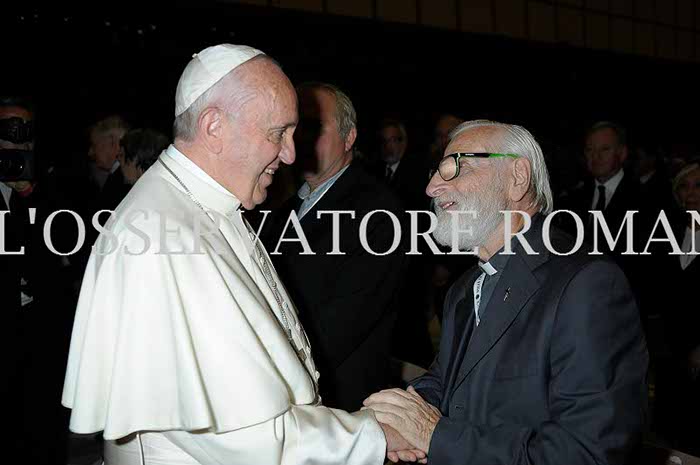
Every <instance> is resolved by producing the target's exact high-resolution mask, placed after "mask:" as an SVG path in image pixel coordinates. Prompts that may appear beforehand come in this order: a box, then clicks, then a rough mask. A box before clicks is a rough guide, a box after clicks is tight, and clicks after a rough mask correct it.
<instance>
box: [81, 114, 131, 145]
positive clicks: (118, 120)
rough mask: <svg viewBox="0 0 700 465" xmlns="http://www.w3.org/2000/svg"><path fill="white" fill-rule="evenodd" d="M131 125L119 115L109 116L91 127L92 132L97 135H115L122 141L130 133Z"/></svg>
mask: <svg viewBox="0 0 700 465" xmlns="http://www.w3.org/2000/svg"><path fill="white" fill-rule="evenodd" d="M129 129H130V126H129V123H127V122H126V120H125V119H124V118H122V117H121V116H119V115H111V116H107V117H106V118H103V119H101V120H99V121H98V122H96V123H95V124H93V125H92V127H90V132H92V133H93V134H95V135H100V136H102V135H110V136H111V135H114V136H116V137H117V139H119V140H121V138H122V137H124V135H125V134H126V133H127V132H128V131H129Z"/></svg>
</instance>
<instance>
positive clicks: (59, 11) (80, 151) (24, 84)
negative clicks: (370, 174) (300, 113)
mask: <svg viewBox="0 0 700 465" xmlns="http://www.w3.org/2000/svg"><path fill="white" fill-rule="evenodd" d="M3 10H4V11H3V13H2V15H1V16H0V29H1V32H0V40H1V41H2V44H3V45H2V52H3V53H2V63H3V64H2V71H1V72H0V94H8V93H22V94H29V95H32V96H33V97H34V98H35V99H36V101H37V103H38V106H39V116H38V119H39V125H40V135H41V136H42V137H41V138H42V139H43V143H42V144H41V148H42V152H43V153H42V155H43V156H44V157H45V158H49V159H52V160H53V161H54V163H56V164H58V165H60V164H63V163H70V162H71V160H74V159H76V158H79V157H83V156H84V154H85V151H86V149H87V145H86V131H85V128H86V127H87V126H88V125H89V124H90V123H91V122H93V121H94V120H95V119H96V118H98V117H99V116H102V115H105V114H107V113H112V112H120V113H123V114H125V115H126V116H127V117H128V118H129V119H130V120H131V121H132V122H133V124H134V125H136V126H144V125H145V126H152V127H155V128H158V129H160V130H162V131H165V132H166V133H169V131H170V126H171V124H172V120H173V108H174V94H175V87H176V85H177V80H178V77H179V75H180V73H181V71H182V69H183V68H184V66H185V65H186V63H187V62H188V60H189V59H190V57H191V55H192V53H194V52H197V51H199V50H200V49H202V48H204V47H206V46H209V45H213V44H216V43H221V42H231V43H243V44H248V45H251V46H254V47H256V48H260V49H262V50H263V51H265V52H266V53H267V54H269V55H271V56H272V57H274V58H275V59H277V60H278V61H279V62H280V63H281V64H282V66H283V67H284V69H285V71H286V72H287V74H288V75H289V77H290V78H291V79H292V81H293V82H294V83H299V82H301V81H304V80H323V81H328V82H332V83H335V84H337V85H339V86H340V87H341V88H342V89H344V90H345V91H346V92H347V93H348V94H349V95H350V97H351V98H352V99H353V101H354V103H355V106H356V108H357V112H358V117H359V129H360V137H359V140H358V146H359V148H360V149H361V150H363V151H366V152H369V153H372V152H373V151H374V148H375V144H374V142H375V137H374V136H375V132H374V128H375V126H376V123H377V122H378V121H379V120H380V119H381V118H382V117H385V116H400V117H402V118H403V119H404V120H405V121H406V122H407V126H408V130H409V142H410V144H411V150H413V151H424V150H427V145H428V143H429V142H430V140H431V137H432V126H433V124H434V121H435V118H436V117H437V115H438V114H439V113H441V112H445V111H448V112H453V113H456V114H458V115H459V116H462V117H464V118H467V119H472V118H491V119H497V120H502V121H505V122H513V123H517V124H522V125H524V126H526V127H527V128H529V129H531V131H532V132H533V134H534V135H535V136H536V137H537V138H538V139H539V140H540V141H541V143H542V144H543V146H544V148H545V153H546V154H547V156H548V158H549V162H550V165H553V166H551V168H553V169H552V172H553V174H554V175H555V176H554V178H555V181H557V180H558V181H559V182H555V184H557V185H559V186H561V185H562V184H564V183H566V182H567V180H568V179H569V176H567V172H569V171H571V168H572V167H574V166H577V163H578V161H579V160H580V157H579V153H580V151H581V143H582V142H581V141H582V136H583V132H584V130H585V128H586V126H587V125H589V124H590V123H592V122H594V121H596V120H601V119H614V120H616V121H619V122H621V123H622V124H624V125H626V126H627V127H628V128H630V133H631V139H632V141H633V142H634V141H635V140H636V141H644V142H650V143H653V144H660V145H662V146H663V147H664V149H665V150H666V152H667V153H680V154H693V153H695V145H696V144H695V133H696V124H697V117H696V109H697V108H698V105H697V100H698V98H697V92H696V88H697V83H698V82H700V81H699V78H700V67H699V66H698V64H694V63H683V62H675V61H665V60H661V59H658V58H645V57H640V56H633V55H625V54H618V53H614V52H607V51H595V50H590V49H583V48H575V47H572V46H569V45H557V44H544V43H540V42H532V41H527V40H516V39H509V38H505V37H499V36H493V35H478V34H470V33H466V32H457V31H447V30H443V29H437V28H430V27H425V26H415V25H406V24H398V23H390V22H380V21H375V20H367V19H353V18H346V17H340V16H331V15H318V14H312V13H305V12H297V11H292V10H287V9H279V8H260V7H253V6H244V5H236V4H225V5H221V4H216V3H210V2H203V3H201V4H199V5H193V4H192V3H191V2H188V3H187V4H180V3H177V2H176V3H171V4H170V5H169V6H149V5H148V4H146V2H142V4H131V3H119V4H118V5H117V6H115V7H114V8H101V9H94V8H93V9H89V10H88V9H86V8H85V7H80V6H71V5H70V4H65V3H63V4H61V5H58V6H33V5H31V4H29V3H23V4H22V5H21V6H18V5H7V6H3Z"/></svg>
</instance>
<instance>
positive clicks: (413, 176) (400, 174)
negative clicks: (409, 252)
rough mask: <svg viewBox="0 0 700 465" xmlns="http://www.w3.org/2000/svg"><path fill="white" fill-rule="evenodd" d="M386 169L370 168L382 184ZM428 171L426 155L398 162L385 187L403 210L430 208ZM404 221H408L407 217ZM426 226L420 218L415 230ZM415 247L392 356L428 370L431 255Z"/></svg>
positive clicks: (425, 220) (381, 164) (412, 155)
mask: <svg viewBox="0 0 700 465" xmlns="http://www.w3.org/2000/svg"><path fill="white" fill-rule="evenodd" d="M386 166H387V165H386V163H384V162H383V161H382V160H379V161H378V162H376V163H375V165H374V166H373V168H372V172H373V173H374V175H375V176H377V178H378V179H379V180H380V182H382V183H384V184H387V183H386V180H385V178H384V176H385V173H386ZM429 172H430V166H429V164H428V157H427V156H425V157H421V156H419V154H416V153H406V154H405V155H404V156H403V158H402V159H401V163H399V166H398V168H396V172H395V173H394V175H393V176H392V178H391V182H389V183H388V186H389V188H390V189H391V190H393V191H394V192H395V193H396V194H397V195H398V196H399V199H400V201H401V206H402V209H403V210H404V211H406V210H429V209H430V198H429V197H428V195H427V194H426V193H425V188H426V187H427V186H428V181H429V179H428V174H429ZM406 221H409V220H408V217H406ZM429 227H430V220H429V218H428V216H427V215H419V216H418V231H427V230H428V228H429ZM418 245H419V251H420V253H421V255H414V256H412V257H410V261H409V264H408V268H409V270H408V273H407V276H406V281H405V283H404V288H403V290H402V293H401V312H400V313H399V315H398V320H397V322H396V331H395V336H394V342H393V346H394V347H393V354H394V356H395V357H396V358H398V359H400V360H402V361H407V362H411V363H414V364H416V365H419V366H422V367H428V366H429V365H430V362H431V361H432V359H433V357H434V352H433V347H432V342H431V340H430V335H429V333H428V320H427V314H428V311H429V310H430V303H431V302H430V297H431V289H430V282H431V279H432V270H433V266H434V256H432V252H431V251H430V249H429V248H428V247H427V246H425V243H424V242H423V241H419V242H418Z"/></svg>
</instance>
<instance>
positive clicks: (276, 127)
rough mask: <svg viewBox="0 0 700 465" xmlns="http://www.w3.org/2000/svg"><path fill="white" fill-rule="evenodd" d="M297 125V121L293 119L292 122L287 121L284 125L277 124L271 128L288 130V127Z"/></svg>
mask: <svg viewBox="0 0 700 465" xmlns="http://www.w3.org/2000/svg"><path fill="white" fill-rule="evenodd" d="M296 125H297V122H296V121H292V122H289V123H287V124H283V125H281V126H275V127H273V128H271V129H270V131H279V130H287V129H289V128H292V127H294V126H296Z"/></svg>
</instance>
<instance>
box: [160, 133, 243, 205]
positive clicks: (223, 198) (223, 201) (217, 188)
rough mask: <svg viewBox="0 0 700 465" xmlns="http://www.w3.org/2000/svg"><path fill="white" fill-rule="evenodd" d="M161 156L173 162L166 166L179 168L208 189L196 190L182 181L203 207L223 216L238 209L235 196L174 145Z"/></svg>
mask: <svg viewBox="0 0 700 465" xmlns="http://www.w3.org/2000/svg"><path fill="white" fill-rule="evenodd" d="M163 156H164V157H165V158H166V161H168V160H172V162H174V163H168V166H170V167H171V168H172V167H173V164H175V165H177V166H179V167H180V169H181V170H184V171H186V172H187V173H188V174H190V175H191V176H194V177H196V178H197V179H198V180H199V181H202V182H203V183H204V184H205V185H206V187H208V188H209V189H210V190H208V191H205V190H203V189H201V188H199V189H198V186H197V185H194V184H196V183H188V182H187V181H186V180H184V179H183V181H184V182H185V184H186V185H187V187H188V189H191V190H192V192H193V194H194V195H195V196H196V197H198V198H199V197H202V198H200V199H199V200H200V201H202V203H204V205H206V206H208V207H210V208H214V209H215V210H217V211H221V212H223V213H225V214H229V213H232V212H233V211H236V210H238V209H239V208H240V206H241V202H240V200H238V198H237V197H236V196H235V195H233V194H232V193H231V192H229V191H228V189H226V188H225V187H224V186H222V185H221V184H219V183H218V182H216V180H214V178H212V177H211V176H209V175H208V174H207V173H206V172H205V171H204V170H203V169H202V168H200V167H199V166H197V164H196V163H194V162H193V161H192V160H190V159H189V158H187V156H186V155H184V154H183V153H182V152H180V151H179V150H178V149H177V148H175V146H174V145H170V146H169V147H168V148H167V149H165V152H163ZM200 186H201V185H200Z"/></svg>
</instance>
